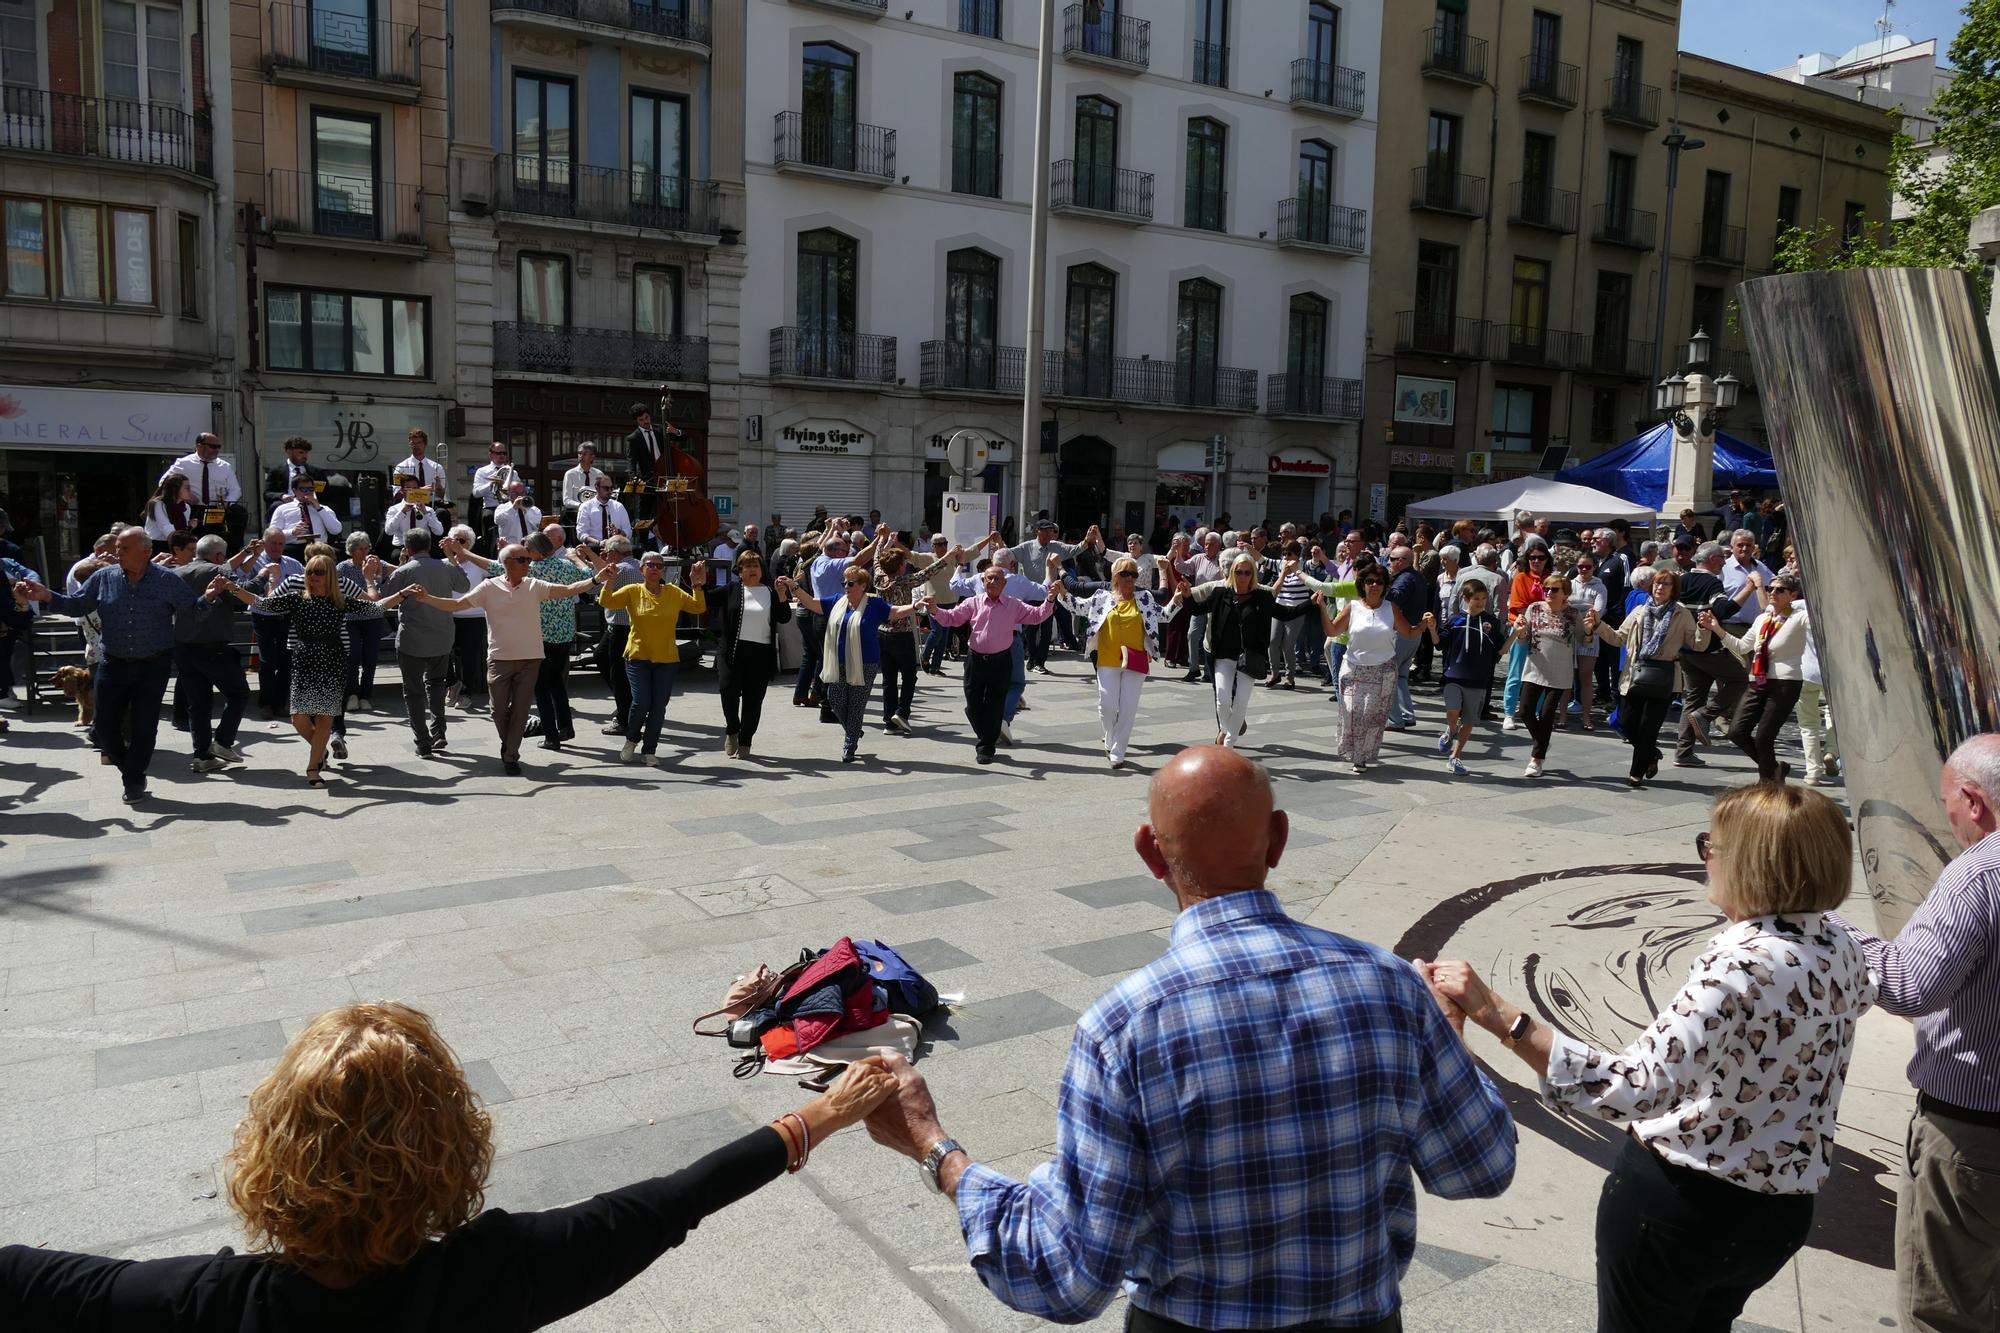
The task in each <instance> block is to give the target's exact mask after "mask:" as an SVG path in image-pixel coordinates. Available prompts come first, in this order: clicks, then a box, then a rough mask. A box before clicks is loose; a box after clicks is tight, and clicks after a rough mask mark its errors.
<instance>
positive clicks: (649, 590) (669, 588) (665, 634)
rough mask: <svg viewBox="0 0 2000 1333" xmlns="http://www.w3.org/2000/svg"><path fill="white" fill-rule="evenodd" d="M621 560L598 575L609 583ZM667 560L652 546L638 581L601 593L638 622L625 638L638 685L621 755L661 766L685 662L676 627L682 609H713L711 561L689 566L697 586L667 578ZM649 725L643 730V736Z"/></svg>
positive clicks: (600, 598)
mask: <svg viewBox="0 0 2000 1333" xmlns="http://www.w3.org/2000/svg"><path fill="white" fill-rule="evenodd" d="M616 573H617V567H616V565H615V564H614V563H613V562H611V561H609V560H607V561H605V562H604V568H602V569H600V570H599V571H598V573H597V577H598V578H599V579H600V580H602V581H603V582H605V583H609V582H610V581H611V579H612V578H613V577H614V576H615V575H616ZM666 574H667V561H666V557H664V556H662V555H661V554H660V553H659V552H658V551H648V552H647V553H646V555H645V556H644V557H643V558H642V559H641V560H640V561H639V576H640V579H641V581H640V582H638V583H628V584H626V585H625V586H624V587H622V588H610V587H607V588H605V589H604V590H603V591H602V592H600V593H598V594H597V604H598V605H599V606H600V607H602V608H604V609H605V610H606V611H623V612H625V613H626V614H627V615H628V616H629V617H630V618H631V621H632V630H631V633H630V634H628V635H627V636H626V638H625V679H626V681H627V682H629V683H630V685H631V686H632V707H631V708H629V709H628V710H626V714H625V749H624V750H623V751H622V752H620V754H619V756H618V757H619V758H620V759H623V760H624V761H625V762H626V763H628V764H631V763H638V762H644V763H646V764H647V765H649V766H651V767H654V768H657V767H659V764H660V760H659V756H658V755H656V754H654V753H653V752H654V751H655V750H657V749H658V748H659V745H660V724H661V723H663V722H665V721H666V718H667V700H669V699H671V698H673V697H674V677H675V676H676V675H678V674H679V672H680V667H681V650H680V645H679V644H678V643H677V642H675V640H674V627H675V626H676V625H678V624H679V623H680V618H681V612H683V611H687V612H690V613H692V614H694V615H697V616H698V615H700V614H701V613H702V612H704V611H706V610H708V602H707V601H706V600H705V599H704V598H703V597H702V595H701V585H702V582H703V580H704V579H705V578H706V577H707V575H708V562H707V561H705V560H697V561H695V562H694V565H693V567H692V568H690V569H689V570H688V582H689V583H690V584H692V585H693V591H692V592H690V591H689V590H688V589H686V588H683V587H681V586H679V585H678V584H673V583H668V582H667V581H666ZM642 730H643V735H642Z"/></svg>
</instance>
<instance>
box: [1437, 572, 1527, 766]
mask: <svg viewBox="0 0 2000 1333" xmlns="http://www.w3.org/2000/svg"><path fill="white" fill-rule="evenodd" d="M1458 598H1459V607H1460V609H1459V610H1458V611H1456V612H1454V613H1453V615H1452V616H1451V618H1450V620H1449V621H1448V622H1447V623H1446V624H1445V627H1444V629H1443V630H1439V629H1438V627H1437V626H1436V624H1435V623H1433V624H1432V625H1430V626H1429V627H1428V628H1427V630H1426V632H1427V633H1428V634H1429V635H1430V636H1431V638H1432V639H1434V640H1436V641H1437V643H1438V645H1439V648H1440V650H1441V652H1442V654H1443V657H1444V730H1443V731H1442V732H1440V733H1439V734H1438V752H1439V753H1440V754H1443V755H1445V761H1444V766H1445V771H1446V772H1448V773H1463V772H1465V743H1466V741H1468V740H1470V739H1471V737H1472V724H1473V723H1474V722H1476V721H1478V720H1479V714H1480V711H1481V710H1482V709H1484V708H1485V707H1486V696H1487V694H1488V693H1489V692H1491V690H1492V689H1493V671H1494V668H1495V667H1497V666H1498V665H1499V662H1500V654H1501V652H1502V651H1503V650H1504V649H1505V648H1506V646H1507V626H1506V625H1505V624H1503V623H1502V622H1501V619H1500V617H1499V616H1498V615H1496V614H1494V613H1493V612H1492V611H1490V610H1488V609H1487V606H1486V602H1487V590H1486V585H1485V584H1484V583H1482V582H1480V581H1479V580H1478V579H1467V580H1466V581H1465V582H1464V583H1461V584H1460V585H1459V588H1458Z"/></svg>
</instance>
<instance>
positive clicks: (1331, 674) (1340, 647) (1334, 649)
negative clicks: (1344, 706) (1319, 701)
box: [1326, 639, 1347, 699]
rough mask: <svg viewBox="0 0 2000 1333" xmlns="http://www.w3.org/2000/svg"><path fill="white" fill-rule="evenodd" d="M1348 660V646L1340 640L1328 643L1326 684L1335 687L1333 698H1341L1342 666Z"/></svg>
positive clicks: (1332, 640) (1331, 640) (1330, 640)
mask: <svg viewBox="0 0 2000 1333" xmlns="http://www.w3.org/2000/svg"><path fill="white" fill-rule="evenodd" d="M1346 660H1347V645H1346V644H1344V643H1342V642H1341V641H1340V640H1338V639H1328V640H1327V641H1326V683H1327V684H1329V685H1331V686H1333V697H1334V698H1336V699H1338V698H1339V697H1340V664H1341V663H1342V662H1344V661H1346Z"/></svg>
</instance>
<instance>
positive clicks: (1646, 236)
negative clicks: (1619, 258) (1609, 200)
mask: <svg viewBox="0 0 2000 1333" xmlns="http://www.w3.org/2000/svg"><path fill="white" fill-rule="evenodd" d="M1659 225H1660V219H1659V215H1658V214H1656V213H1648V212H1646V211H1644V210H1643V209H1638V208H1618V207H1615V206H1613V205H1611V204H1599V205H1598V206H1597V207H1595V208H1593V209H1591V210H1590V239H1591V240H1593V241H1596V242H1597V243H1598V244H1599V245H1622V246H1625V247H1626V248H1627V249H1631V250H1650V249H1652V248H1653V236H1654V233H1655V232H1657V231H1658V229H1659Z"/></svg>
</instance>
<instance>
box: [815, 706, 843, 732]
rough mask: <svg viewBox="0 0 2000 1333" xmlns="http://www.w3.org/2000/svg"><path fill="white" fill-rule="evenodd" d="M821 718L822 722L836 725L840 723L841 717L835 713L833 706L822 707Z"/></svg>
mask: <svg viewBox="0 0 2000 1333" xmlns="http://www.w3.org/2000/svg"><path fill="white" fill-rule="evenodd" d="M819 720H820V721H821V722H824V723H828V724H831V725H833V726H836V727H837V726H839V725H840V718H839V717H837V716H836V715H835V714H834V711H833V710H832V709H831V708H822V709H820V710H819Z"/></svg>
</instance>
